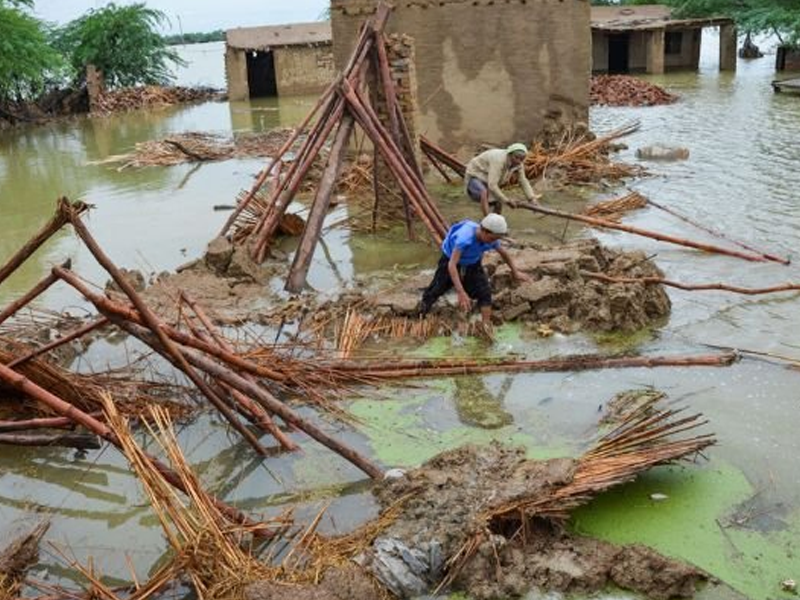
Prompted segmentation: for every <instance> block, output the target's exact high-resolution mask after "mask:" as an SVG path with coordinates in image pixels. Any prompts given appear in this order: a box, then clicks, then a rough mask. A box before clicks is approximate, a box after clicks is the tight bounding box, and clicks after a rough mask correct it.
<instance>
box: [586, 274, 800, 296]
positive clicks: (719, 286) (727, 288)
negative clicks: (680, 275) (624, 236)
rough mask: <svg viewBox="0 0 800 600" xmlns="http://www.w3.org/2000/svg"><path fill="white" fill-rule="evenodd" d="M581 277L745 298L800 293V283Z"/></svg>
mask: <svg viewBox="0 0 800 600" xmlns="http://www.w3.org/2000/svg"><path fill="white" fill-rule="evenodd" d="M581 275H582V276H583V277H587V278H589V279H596V280H597V281H604V282H606V283H623V284H634V283H639V284H642V285H666V286H668V287H674V288H677V289H679V290H686V291H687V292H698V291H720V292H731V293H734V294H744V295H745V296H758V295H761V294H776V293H778V292H800V283H784V284H781V285H774V286H772V287H765V288H746V287H740V286H736V285H727V284H725V283H695V284H691V283H681V282H680V281H672V280H670V279H664V278H663V277H612V276H611V275H604V274H602V273H592V272H590V271H581Z"/></svg>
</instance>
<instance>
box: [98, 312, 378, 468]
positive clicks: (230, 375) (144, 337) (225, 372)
mask: <svg viewBox="0 0 800 600" xmlns="http://www.w3.org/2000/svg"><path fill="white" fill-rule="evenodd" d="M112 320H113V321H114V322H115V323H116V324H117V326H119V327H120V328H121V329H124V330H125V331H127V332H128V333H130V334H131V335H133V336H134V337H136V338H138V339H140V340H141V341H143V342H144V343H146V344H147V345H149V346H150V347H152V348H154V349H156V351H158V346H159V341H158V340H157V339H156V338H155V336H154V335H153V334H152V333H151V332H150V331H148V330H147V329H145V328H144V327H141V326H139V325H134V324H132V323H130V322H127V321H124V320H123V319H118V318H113V319H112ZM184 352H185V355H186V360H188V361H189V362H190V363H191V364H192V365H194V366H195V367H196V368H198V369H200V370H202V371H204V372H205V373H207V374H208V375H209V376H210V377H212V378H213V379H215V380H216V381H221V382H223V383H225V384H227V385H229V386H231V387H233V388H234V389H237V390H239V391H240V392H242V393H243V394H245V395H246V396H248V397H250V398H253V399H254V400H256V401H257V402H258V403H259V404H261V405H262V406H263V407H264V408H265V409H266V410H267V411H269V412H271V413H273V414H275V415H278V416H279V417H280V418H281V419H283V420H284V421H286V422H287V423H291V424H292V425H295V426H296V427H297V428H298V429H300V430H301V431H304V432H305V433H306V434H308V435H309V436H310V437H312V438H314V439H315V440H317V441H318V442H319V443H321V444H322V445H324V446H327V447H328V448H330V449H331V450H333V451H334V452H336V453H337V454H339V455H340V456H342V457H343V458H345V459H347V460H348V461H350V462H351V463H353V464H354V465H355V466H357V467H358V468H359V469H361V470H362V471H364V473H366V474H367V475H369V476H370V477H372V478H373V479H382V478H383V470H382V469H381V468H380V467H379V466H378V465H376V464H375V463H373V462H372V461H371V460H369V459H368V458H366V457H364V456H362V455H360V454H359V453H358V452H356V451H355V450H353V449H352V448H350V447H349V446H347V445H346V444H344V443H342V442H340V441H339V440H337V439H336V438H334V437H332V436H330V435H328V434H327V433H325V432H324V431H323V430H322V429H320V428H319V427H317V426H316V425H314V424H313V423H311V421H309V420H308V419H304V418H303V417H301V416H300V415H299V414H298V413H297V412H295V411H294V410H292V409H291V408H289V407H288V406H287V405H286V404H284V403H283V402H281V401H280V400H278V399H277V398H275V397H274V396H273V395H272V394H271V393H269V392H268V391H267V390H266V389H264V388H263V387H261V386H259V385H257V384H256V383H253V382H252V381H248V380H247V379H245V378H244V377H242V376H241V375H239V374H238V373H235V372H233V371H231V370H230V369H228V368H226V367H224V366H223V365H220V364H219V363H217V362H215V361H213V360H211V359H209V358H208V357H206V356H203V355H202V354H200V353H199V352H197V351H195V350H191V349H188V348H187V349H185V350H184Z"/></svg>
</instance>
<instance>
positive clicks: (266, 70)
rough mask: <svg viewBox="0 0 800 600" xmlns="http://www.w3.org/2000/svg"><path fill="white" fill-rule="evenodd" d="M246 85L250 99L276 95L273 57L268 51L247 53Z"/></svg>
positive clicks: (276, 87) (276, 86)
mask: <svg viewBox="0 0 800 600" xmlns="http://www.w3.org/2000/svg"><path fill="white" fill-rule="evenodd" d="M247 85H248V86H249V87H250V97H251V98H261V97H263V96H277V95H278V83H277V81H275V56H274V55H273V54H272V52H271V51H270V50H267V51H266V52H262V51H260V50H259V51H257V52H248V53H247Z"/></svg>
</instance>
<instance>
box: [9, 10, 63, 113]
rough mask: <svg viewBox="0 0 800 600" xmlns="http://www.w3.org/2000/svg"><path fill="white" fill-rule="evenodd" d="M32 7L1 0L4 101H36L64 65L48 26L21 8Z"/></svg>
mask: <svg viewBox="0 0 800 600" xmlns="http://www.w3.org/2000/svg"><path fill="white" fill-rule="evenodd" d="M32 4H33V3H32V2H31V1H30V0H8V1H4V0H0V102H9V101H22V100H28V99H31V98H34V97H35V96H37V95H39V94H40V93H41V92H42V91H43V90H44V88H45V87H46V85H47V84H48V83H49V82H50V81H51V80H53V79H56V78H57V77H58V76H59V71H60V69H61V68H62V66H63V61H62V59H61V57H60V56H59V54H58V53H57V52H56V51H55V49H53V47H52V46H51V45H50V44H49V42H48V31H47V27H46V26H45V24H44V23H42V22H41V21H39V20H38V19H36V18H35V17H33V16H32V15H30V14H28V13H27V12H25V11H24V10H23V9H22V8H21V7H23V6H24V7H30V6H31V5H32Z"/></svg>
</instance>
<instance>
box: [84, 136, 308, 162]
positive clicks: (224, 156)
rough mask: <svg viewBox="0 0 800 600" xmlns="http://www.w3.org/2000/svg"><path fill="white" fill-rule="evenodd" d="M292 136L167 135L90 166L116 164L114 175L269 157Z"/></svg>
mask: <svg viewBox="0 0 800 600" xmlns="http://www.w3.org/2000/svg"><path fill="white" fill-rule="evenodd" d="M293 133H294V130H293V129H291V128H282V129H274V130H272V131H268V132H266V133H254V134H248V135H238V136H236V137H234V138H230V137H227V136H223V135H218V134H213V133H204V132H198V131H190V132H187V133H178V134H175V135H171V136H170V137H168V138H164V139H163V140H151V141H148V142H139V143H137V144H136V146H135V148H134V150H133V152H130V153H128V154H116V155H114V156H109V157H107V158H104V159H103V160H101V161H95V162H93V163H91V164H95V165H98V164H99V165H104V164H119V166H118V167H117V171H123V170H125V169H130V168H143V167H169V166H173V165H179V164H182V163H186V162H213V161H218V160H228V159H230V158H245V157H253V156H271V155H273V154H274V153H275V152H276V151H277V149H278V148H280V147H281V145H282V144H283V143H285V142H286V140H287V139H289V137H290V136H291V135H292V134H293Z"/></svg>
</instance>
